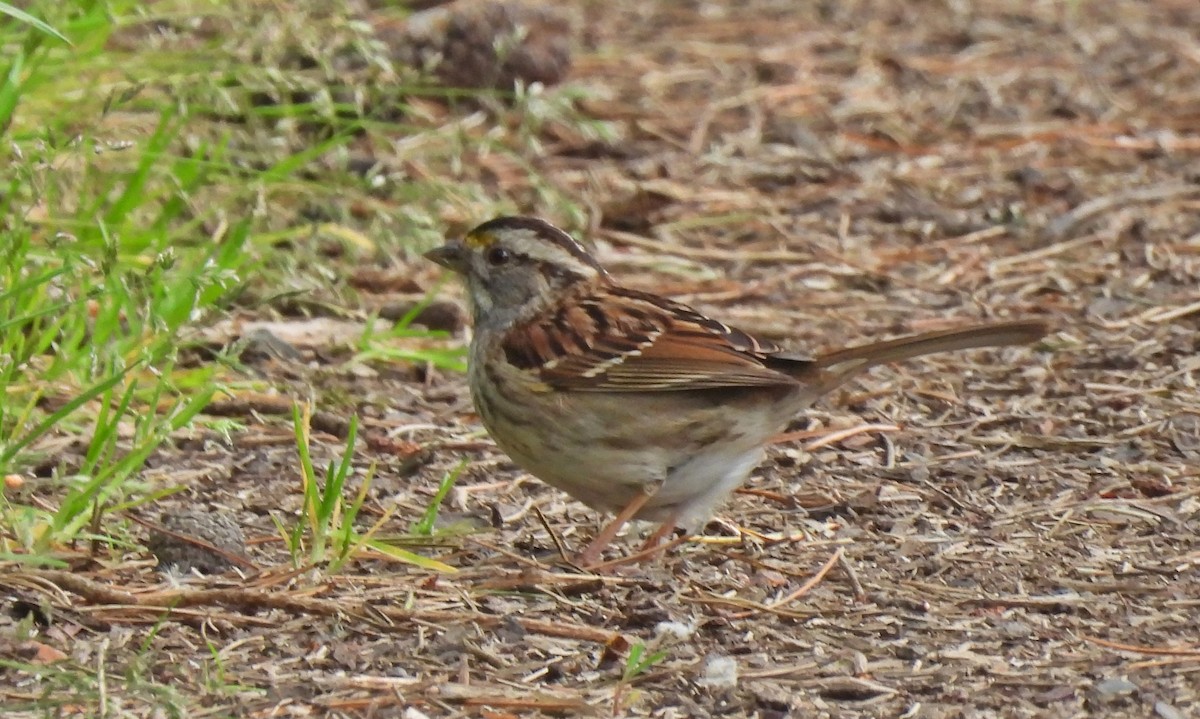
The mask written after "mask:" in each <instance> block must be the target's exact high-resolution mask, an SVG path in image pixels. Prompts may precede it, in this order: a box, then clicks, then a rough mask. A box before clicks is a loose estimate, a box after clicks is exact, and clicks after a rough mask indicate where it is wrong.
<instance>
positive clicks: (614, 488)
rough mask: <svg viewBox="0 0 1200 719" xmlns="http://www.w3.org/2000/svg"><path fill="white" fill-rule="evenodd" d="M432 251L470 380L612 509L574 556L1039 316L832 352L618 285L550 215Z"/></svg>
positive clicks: (697, 501)
mask: <svg viewBox="0 0 1200 719" xmlns="http://www.w3.org/2000/svg"><path fill="white" fill-rule="evenodd" d="M425 257H426V258H428V259H429V260H431V261H433V262H436V263H437V264H439V265H441V266H443V267H445V268H447V269H449V270H451V271H453V272H454V273H457V274H458V275H460V276H461V278H462V279H463V280H464V282H465V286H466V293H465V294H466V299H467V303H468V305H469V309H470V314H471V317H472V322H473V331H472V336H471V341H470V348H469V352H468V362H467V380H468V385H469V387H470V394H471V398H472V401H473V403H474V406H475V409H476V411H477V414H478V416H479V418H480V420H481V421H482V423H483V425H484V427H485V428H486V429H487V431H488V433H489V435H490V436H491V437H492V439H493V440H494V441H495V443H496V445H497V446H498V447H499V448H500V449H501V450H503V451H504V452H505V453H506V454H507V455H508V456H509V457H510V458H511V459H512V460H513V462H515V463H516V464H517V465H518V466H520V467H521V468H522V469H524V470H525V471H527V472H528V473H529V474H532V475H533V476H534V477H537V478H538V479H540V480H541V481H543V482H545V483H547V484H549V485H551V486H553V487H556V488H558V489H560V490H562V491H564V492H566V493H567V494H569V495H570V496H572V497H573V498H575V499H576V500H578V501H580V502H582V503H583V504H585V505H587V506H589V507H591V508H593V509H596V510H601V511H603V512H608V513H613V514H614V515H615V516H614V517H613V519H612V520H611V521H610V522H608V524H607V525H606V526H604V527H603V529H602V530H601V531H600V532H599V533H598V534H597V535H596V536H595V538H594V539H593V540H592V541H591V543H590V544H588V546H587V547H586V548H585V549H584V550H583V551H582V552H581V553H579V555H578V556H577V557H576V558H575V562H576V563H577V564H578V565H579V566H582V567H590V566H596V565H597V563H598V561H599V560H600V559H601V557H602V554H603V552H604V550H605V548H606V547H607V546H608V545H609V544H610V543H611V542H612V540H613V539H614V538H615V537H616V536H617V534H618V533H619V531H620V529H621V527H622V526H623V525H624V524H625V523H626V522H628V521H630V520H633V519H636V520H647V521H652V522H658V523H659V527H658V529H657V530H656V531H654V532H653V533H652V534H651V535H650V538H649V539H648V540H647V542H646V547H645V551H644V552H640V553H639V555H637V556H639V557H641V556H643V555H645V556H649V555H650V554H653V553H654V551H653V550H654V548H655V547H656V546H660V545H661V543H662V542H663V541H664V540H665V539H667V538H668V537H670V536H671V535H672V534H674V533H676V532H677V531H678V532H682V534H681V535H680V537H686V536H689V535H691V534H693V533H694V532H696V531H697V530H699V529H702V528H703V526H704V524H705V523H706V522H707V521H708V519H710V518H711V516H712V514H713V513H714V512H715V511H716V509H717V508H718V507H719V506H720V505H721V504H722V503H723V501H724V500H725V499H726V498H727V497H728V496H729V495H730V494H731V493H732V492H733V491H734V490H735V489H737V488H738V487H739V486H741V485H742V484H743V483H744V482H745V481H746V479H747V477H748V476H749V475H750V473H751V472H752V471H753V470H754V469H755V467H757V466H758V465H759V464H760V463H761V461H762V460H763V458H764V456H765V452H766V449H765V448H766V446H767V444H768V443H769V442H770V440H771V439H772V437H774V436H776V435H778V434H779V433H780V432H782V431H783V430H784V429H786V427H787V426H788V424H789V423H790V422H791V421H792V420H793V419H794V418H795V417H796V415H797V414H799V413H801V412H802V411H804V410H805V409H808V408H809V407H811V406H812V405H813V404H814V403H815V402H816V401H817V400H818V399H820V398H821V397H822V396H823V395H826V394H828V393H829V392H830V391H831V390H833V389H834V388H836V387H838V386H839V385H841V384H843V383H844V382H846V381H847V380H849V379H850V378H852V377H854V376H856V375H858V374H860V373H862V372H863V371H865V370H867V369H869V368H871V367H875V366H877V365H880V364H884V363H890V362H896V361H901V360H907V359H910V358H913V357H917V356H920V355H925V354H930V353H935V352H950V351H958V350H969V349H976V348H983V347H1000V346H1011V345H1027V344H1031V343H1034V342H1036V341H1038V340H1039V339H1041V338H1042V337H1044V336H1045V335H1046V334H1047V333H1048V332H1049V329H1050V328H1049V324H1048V323H1047V322H1046V321H1044V320H1042V319H1036V318H1035V319H1019V320H1010V321H997V322H991V323H982V324H980V323H976V324H970V325H967V326H963V327H959V328H954V329H947V330H941V331H933V332H926V333H922V334H916V335H911V336H906V337H900V338H898V339H889V340H885V341H880V342H871V343H867V344H860V345H856V346H852V347H848V348H845V349H836V350H833V351H830V352H826V353H823V354H809V353H805V352H797V351H793V350H788V349H786V348H784V347H782V346H780V345H778V344H776V343H774V342H770V341H767V340H764V339H760V338H756V337H754V336H752V335H750V334H749V333H747V332H744V331H742V330H739V329H737V328H735V327H731V326H729V325H727V324H725V323H723V322H720V321H718V320H716V319H713V318H711V317H709V316H707V315H705V314H704V313H702V312H700V311H698V310H697V309H695V308H693V307H690V306H688V305H687V304H684V303H681V302H677V301H675V300H672V299H670V298H667V297H663V296H660V295H658V294H654V293H651V292H646V291H641V290H637V289H633V288H629V287H625V286H623V285H621V284H620V283H619V282H617V281H615V280H614V279H613V278H612V276H611V275H610V274H609V273H608V272H607V271H606V270H605V269H604V268H603V267H602V266H601V265H600V263H599V262H598V261H597V260H596V258H595V257H594V256H593V255H592V254H591V253H589V252H588V251H587V250H586V249H585V248H584V247H583V245H582V244H580V243H579V242H578V241H576V240H575V239H574V238H573V237H571V235H570V234H568V233H567V232H565V231H563V230H561V229H559V228H558V227H555V226H554V225H552V224H550V223H549V222H547V221H545V220H543V219H540V218H537V217H526V216H504V217H497V218H495V219H492V220H489V221H487V222H484V223H482V224H480V225H478V226H477V227H475V228H474V229H472V230H470V231H469V232H467V233H466V234H465V235H464V236H462V237H454V238H450V239H448V240H447V241H446V242H445V243H444V244H443V245H441V246H439V247H436V248H434V249H432V250H430V251H429V252H427V253H425Z"/></svg>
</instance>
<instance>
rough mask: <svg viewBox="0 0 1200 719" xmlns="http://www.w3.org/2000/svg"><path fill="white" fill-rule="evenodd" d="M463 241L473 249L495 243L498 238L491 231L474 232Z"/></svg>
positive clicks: (483, 247) (480, 248)
mask: <svg viewBox="0 0 1200 719" xmlns="http://www.w3.org/2000/svg"><path fill="white" fill-rule="evenodd" d="M463 241H464V242H465V243H466V245H467V247H470V248H471V249H475V250H482V249H485V248H487V247H491V246H492V245H493V244H495V242H496V238H495V237H493V236H492V233H490V232H472V233H469V234H468V235H467V236H466V237H465V238H463Z"/></svg>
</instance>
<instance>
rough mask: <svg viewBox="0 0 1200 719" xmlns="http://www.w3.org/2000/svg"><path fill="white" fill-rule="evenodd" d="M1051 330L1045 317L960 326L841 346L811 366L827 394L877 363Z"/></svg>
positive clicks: (1016, 341)
mask: <svg viewBox="0 0 1200 719" xmlns="http://www.w3.org/2000/svg"><path fill="white" fill-rule="evenodd" d="M1049 331H1050V326H1049V325H1048V324H1046V323H1045V322H1042V321H1041V320H1016V321H1013V322H997V323H994V324H989V325H973V326H971V327H959V328H957V329H952V330H940V331H938V332H926V333H924V334H919V335H913V336H912V337H901V338H899V339H894V340H886V341H884V342H872V343H871V344H865V345H859V346H858V347H850V348H848V349H844V350H837V351H835V352H830V353H829V354H825V355H822V356H820V357H818V358H817V359H816V361H815V362H813V364H812V365H810V367H811V369H812V370H816V371H817V372H818V373H819V374H820V375H822V377H821V380H820V385H821V393H822V394H823V393H825V392H829V391H831V390H833V389H834V388H835V387H837V386H838V385H840V384H842V383H843V382H845V381H846V380H848V379H850V378H851V377H853V376H854V375H856V374H858V373H859V372H862V371H864V370H868V369H870V368H872V367H874V366H876V365H881V364H885V363H888V362H898V361H900V360H906V359H912V358H913V357H919V356H921V355H927V354H933V353H934V352H956V351H958V350H969V349H977V348H980V347H1005V346H1009V345H1027V344H1030V343H1032V342H1036V341H1037V340H1039V339H1041V338H1042V337H1045V336H1046V333H1047V332H1049Z"/></svg>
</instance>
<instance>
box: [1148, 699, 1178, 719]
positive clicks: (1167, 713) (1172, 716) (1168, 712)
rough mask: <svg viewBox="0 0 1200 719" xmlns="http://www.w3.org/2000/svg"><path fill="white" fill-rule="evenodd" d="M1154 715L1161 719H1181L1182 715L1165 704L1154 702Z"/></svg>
mask: <svg viewBox="0 0 1200 719" xmlns="http://www.w3.org/2000/svg"><path fill="white" fill-rule="evenodd" d="M1154 713H1155V714H1157V715H1159V716H1160V717H1162V719H1183V713H1182V712H1180V711H1179V710H1178V709H1176V708H1175V707H1173V706H1171V705H1170V704H1168V703H1166V702H1154Z"/></svg>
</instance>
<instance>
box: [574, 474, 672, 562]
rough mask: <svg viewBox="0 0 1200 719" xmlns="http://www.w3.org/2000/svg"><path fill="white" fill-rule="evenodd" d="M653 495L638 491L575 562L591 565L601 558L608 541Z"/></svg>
mask: <svg viewBox="0 0 1200 719" xmlns="http://www.w3.org/2000/svg"><path fill="white" fill-rule="evenodd" d="M652 496H654V495H653V494H651V493H648V492H638V493H637V495H636V496H634V498H633V499H632V500H630V502H629V504H627V505H625V507H624V508H623V509H622V510H621V511H620V512H618V513H617V516H615V517H613V519H612V521H611V522H609V523H608V524H606V525H605V526H604V529H602V530H600V533H599V534H597V535H596V538H595V539H593V540H592V541H591V543H590V544H588V545H587V547H586V548H584V550H583V551H582V552H580V553H579V556H578V557H576V558H575V562H576V563H577V564H578V565H579V566H581V567H590V566H591V565H592V564H595V562H596V560H597V559H599V558H600V553H601V552H603V551H604V548H605V547H607V546H608V543H609V542H611V541H612V540H613V538H614V537H616V536H617V532H619V531H621V527H623V526H625V523H626V522H628V521H629V520H631V519H633V518H634V517H635V516H637V513H638V512H640V511H641V510H642V507H644V506H646V502H649V501H650V497H652Z"/></svg>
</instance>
